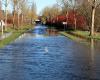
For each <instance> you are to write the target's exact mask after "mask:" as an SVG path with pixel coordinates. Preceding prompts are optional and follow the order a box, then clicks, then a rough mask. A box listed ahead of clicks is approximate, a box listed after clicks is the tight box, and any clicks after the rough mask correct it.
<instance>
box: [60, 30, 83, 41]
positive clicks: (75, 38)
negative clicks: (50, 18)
mask: <svg viewBox="0 0 100 80" xmlns="http://www.w3.org/2000/svg"><path fill="white" fill-rule="evenodd" d="M60 34H61V35H64V36H66V37H68V38H70V39H72V40H76V41H80V40H82V39H80V38H78V37H76V36H73V35H71V34H68V33H67V32H60Z"/></svg>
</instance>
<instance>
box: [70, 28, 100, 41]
mask: <svg viewBox="0 0 100 80" xmlns="http://www.w3.org/2000/svg"><path fill="white" fill-rule="evenodd" d="M71 32H72V33H74V34H78V35H80V36H83V37H86V38H93V39H97V40H100V33H95V35H94V36H93V37H91V36H89V34H90V33H89V31H78V30H77V31H71Z"/></svg>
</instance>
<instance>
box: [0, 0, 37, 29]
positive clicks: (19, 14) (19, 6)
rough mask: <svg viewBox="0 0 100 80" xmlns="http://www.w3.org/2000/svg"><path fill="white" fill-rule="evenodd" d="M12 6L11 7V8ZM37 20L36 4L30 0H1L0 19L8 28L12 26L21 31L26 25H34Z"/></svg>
mask: <svg viewBox="0 0 100 80" xmlns="http://www.w3.org/2000/svg"><path fill="white" fill-rule="evenodd" d="M9 6H10V7H9ZM36 18H37V14H36V4H35V3H34V1H32V2H30V0H0V19H2V20H4V22H5V24H6V28H5V29H7V27H8V26H9V25H11V26H12V27H13V29H19V28H20V26H22V25H24V24H25V23H30V24H32V23H33V20H35V19H36Z"/></svg>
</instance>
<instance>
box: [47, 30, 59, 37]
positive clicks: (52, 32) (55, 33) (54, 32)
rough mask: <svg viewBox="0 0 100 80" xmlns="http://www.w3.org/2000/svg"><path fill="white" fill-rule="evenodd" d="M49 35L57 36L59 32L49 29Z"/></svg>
mask: <svg viewBox="0 0 100 80" xmlns="http://www.w3.org/2000/svg"><path fill="white" fill-rule="evenodd" d="M47 33H48V35H49V36H57V35H58V31H57V30H56V29H47Z"/></svg>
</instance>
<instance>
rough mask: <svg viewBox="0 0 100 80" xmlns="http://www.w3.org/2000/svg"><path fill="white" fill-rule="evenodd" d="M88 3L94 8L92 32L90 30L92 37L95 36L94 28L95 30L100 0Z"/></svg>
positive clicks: (91, 0)
mask: <svg viewBox="0 0 100 80" xmlns="http://www.w3.org/2000/svg"><path fill="white" fill-rule="evenodd" d="M88 2H89V3H90V5H91V8H92V16H91V17H92V20H91V30H90V36H94V28H95V14H96V9H97V7H99V6H100V1H99V0H88Z"/></svg>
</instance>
